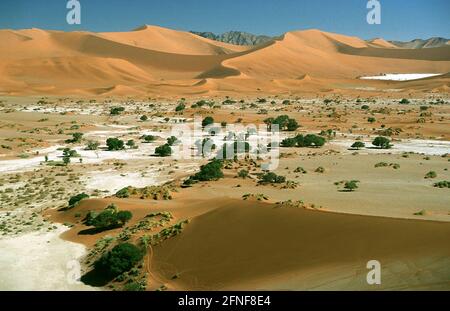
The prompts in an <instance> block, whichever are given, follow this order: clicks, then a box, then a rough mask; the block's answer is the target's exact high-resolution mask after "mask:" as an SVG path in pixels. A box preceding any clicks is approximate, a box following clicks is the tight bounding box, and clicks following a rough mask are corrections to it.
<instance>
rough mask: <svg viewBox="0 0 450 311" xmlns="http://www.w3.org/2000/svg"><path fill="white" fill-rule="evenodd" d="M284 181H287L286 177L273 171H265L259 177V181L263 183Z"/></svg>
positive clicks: (280, 182)
mask: <svg viewBox="0 0 450 311" xmlns="http://www.w3.org/2000/svg"><path fill="white" fill-rule="evenodd" d="M284 182H286V177H284V176H279V175H277V174H275V173H273V172H268V173H265V174H263V175H261V176H260V177H259V183H261V184H282V183H284Z"/></svg>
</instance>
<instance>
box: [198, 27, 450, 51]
mask: <svg viewBox="0 0 450 311" xmlns="http://www.w3.org/2000/svg"><path fill="white" fill-rule="evenodd" d="M191 33H193V34H196V35H199V36H201V37H204V38H207V39H211V40H215V41H220V42H225V43H230V44H235V45H258V44H262V43H265V42H268V41H271V40H273V39H276V37H270V36H265V35H254V34H251V33H248V32H243V31H228V32H225V33H223V34H215V33H212V32H199V31H191ZM388 42H390V43H392V44H393V45H395V46H397V47H400V48H404V49H425V48H437V47H441V46H445V45H447V44H448V42H449V39H445V38H441V37H434V38H430V39H426V40H424V39H415V40H412V41H388Z"/></svg>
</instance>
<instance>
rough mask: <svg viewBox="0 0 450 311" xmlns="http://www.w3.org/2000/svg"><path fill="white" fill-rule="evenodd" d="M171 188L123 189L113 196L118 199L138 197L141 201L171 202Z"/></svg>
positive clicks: (166, 186)
mask: <svg viewBox="0 0 450 311" xmlns="http://www.w3.org/2000/svg"><path fill="white" fill-rule="evenodd" d="M172 191H173V188H171V187H170V185H163V186H148V187H145V188H135V187H125V188H123V189H120V190H119V191H117V192H116V194H115V196H116V197H117V198H119V199H125V198H129V197H130V196H132V195H138V196H139V197H140V198H141V199H149V198H151V199H153V200H171V199H172V194H171V192H172Z"/></svg>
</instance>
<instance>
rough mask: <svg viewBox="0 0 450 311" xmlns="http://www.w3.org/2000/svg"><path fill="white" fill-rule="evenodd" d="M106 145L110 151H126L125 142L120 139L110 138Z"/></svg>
mask: <svg viewBox="0 0 450 311" xmlns="http://www.w3.org/2000/svg"><path fill="white" fill-rule="evenodd" d="M106 145H107V146H108V150H109V151H117V150H123V149H125V143H124V142H123V140H120V139H118V138H108V139H107V140H106Z"/></svg>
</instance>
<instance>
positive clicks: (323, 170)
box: [315, 166, 325, 174]
mask: <svg viewBox="0 0 450 311" xmlns="http://www.w3.org/2000/svg"><path fill="white" fill-rule="evenodd" d="M315 172H316V173H320V174H323V173H325V169H324V168H323V167H322V166H319V167H318V168H316V170H315Z"/></svg>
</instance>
